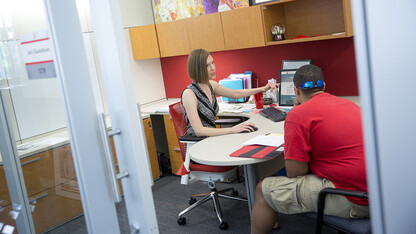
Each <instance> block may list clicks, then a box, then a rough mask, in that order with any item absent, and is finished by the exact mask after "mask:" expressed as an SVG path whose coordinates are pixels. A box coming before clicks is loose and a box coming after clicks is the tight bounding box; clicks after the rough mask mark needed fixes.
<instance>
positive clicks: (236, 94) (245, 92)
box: [209, 80, 278, 99]
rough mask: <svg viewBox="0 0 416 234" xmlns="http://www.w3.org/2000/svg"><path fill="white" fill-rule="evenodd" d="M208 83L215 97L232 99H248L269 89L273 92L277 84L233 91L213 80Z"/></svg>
mask: <svg viewBox="0 0 416 234" xmlns="http://www.w3.org/2000/svg"><path fill="white" fill-rule="evenodd" d="M209 82H210V84H211V86H212V88H213V90H214V93H215V95H219V96H224V97H229V98H234V99H238V98H243V97H248V96H251V95H253V94H256V93H260V92H265V91H267V90H269V89H273V90H274V89H276V88H277V87H278V84H273V83H267V85H265V86H263V87H259V88H254V89H238V90H234V89H229V88H227V87H224V86H222V85H220V84H218V83H217V82H215V81H213V80H210V81H209Z"/></svg>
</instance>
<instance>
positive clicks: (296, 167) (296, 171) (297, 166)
mask: <svg viewBox="0 0 416 234" xmlns="http://www.w3.org/2000/svg"><path fill="white" fill-rule="evenodd" d="M285 167H286V174H287V177H289V178H296V177H298V176H302V175H306V174H308V173H309V166H308V163H307V162H301V161H296V160H291V159H285Z"/></svg>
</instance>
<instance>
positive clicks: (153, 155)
mask: <svg viewBox="0 0 416 234" xmlns="http://www.w3.org/2000/svg"><path fill="white" fill-rule="evenodd" d="M143 128H144V133H145V135H146V142H147V151H148V153H149V161H150V167H151V170H152V177H153V179H156V178H159V177H160V169H159V161H158V159H157V152H156V144H155V139H154V137H153V127H152V120H151V119H150V118H146V119H144V120H143Z"/></svg>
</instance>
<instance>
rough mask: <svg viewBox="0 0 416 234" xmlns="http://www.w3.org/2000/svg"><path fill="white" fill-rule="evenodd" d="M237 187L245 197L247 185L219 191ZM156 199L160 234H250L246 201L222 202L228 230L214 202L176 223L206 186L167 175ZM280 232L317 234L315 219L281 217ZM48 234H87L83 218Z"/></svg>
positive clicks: (122, 215)
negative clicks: (184, 220)
mask: <svg viewBox="0 0 416 234" xmlns="http://www.w3.org/2000/svg"><path fill="white" fill-rule="evenodd" d="M229 187H234V188H235V189H236V190H238V192H239V194H240V195H242V196H244V197H245V195H246V189H245V187H244V183H237V182H236V181H235V182H233V183H231V184H218V185H217V188H218V190H221V189H224V188H229ZM152 189H153V196H154V201H155V208H156V215H157V221H158V224H159V232H160V233H198V234H204V233H224V234H226V233H227V234H231V233H235V234H244V233H250V216H249V212H248V206H247V203H246V202H241V201H234V200H228V199H221V200H220V204H221V209H222V212H223V216H224V221H226V222H227V223H228V225H229V228H228V230H225V231H223V230H220V229H219V227H218V226H219V221H218V219H217V217H216V214H215V211H214V207H213V204H212V202H211V201H208V202H206V203H205V204H203V205H201V206H200V207H197V208H195V209H194V210H192V211H190V212H189V213H188V214H186V215H184V217H185V218H186V224H185V225H183V226H180V225H178V224H177V219H178V214H179V212H181V211H182V210H183V209H185V208H186V207H187V206H188V199H189V196H190V195H191V194H195V193H201V192H208V191H209V189H208V186H207V185H206V184H204V183H195V184H192V185H181V184H180V177H178V176H164V177H161V178H160V179H158V180H156V181H155V183H154V186H153V188H152ZM117 211H118V213H119V223H120V231H121V233H129V228H128V222H127V216H126V212H125V208H124V203H120V204H118V205H117ZM279 223H280V225H281V229H280V230H275V231H272V233H279V234H280V233H281V234H302V233H305V234H307V233H314V232H315V220H314V219H312V218H310V217H308V216H306V215H304V214H296V215H284V214H280V215H279ZM47 233H48V234H58V233H59V234H65V233H68V234H70V233H77V234H79V233H87V231H86V227H85V221H84V218H83V216H80V217H79V218H76V219H74V220H72V221H71V222H68V223H66V224H64V225H61V226H59V227H56V228H55V229H53V230H51V231H49V232H47ZM323 233H326V234H332V233H336V232H335V231H334V230H332V229H330V228H326V227H324V230H323Z"/></svg>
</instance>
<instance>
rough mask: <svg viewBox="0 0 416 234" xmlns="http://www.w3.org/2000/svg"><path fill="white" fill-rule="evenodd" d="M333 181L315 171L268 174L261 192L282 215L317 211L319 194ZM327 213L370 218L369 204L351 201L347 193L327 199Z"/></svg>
mask: <svg viewBox="0 0 416 234" xmlns="http://www.w3.org/2000/svg"><path fill="white" fill-rule="evenodd" d="M327 187H329V188H335V186H334V184H333V183H332V182H331V181H329V180H326V179H322V178H319V177H317V176H315V175H313V174H309V175H305V176H298V177H297V178H288V177H286V176H276V177H268V178H266V179H264V180H263V184H262V191H263V196H264V198H265V199H266V201H267V203H268V204H269V205H270V207H271V208H272V209H273V210H275V211H277V212H279V213H283V214H295V213H305V212H317V203H318V194H319V192H320V191H321V190H322V189H323V188H327ZM324 213H325V214H328V215H335V216H338V217H344V218H362V217H368V215H369V210H368V206H360V205H357V204H354V203H352V202H350V201H348V200H347V199H346V198H345V197H344V196H339V195H332V194H329V195H327V196H326V200H325V210H324Z"/></svg>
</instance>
